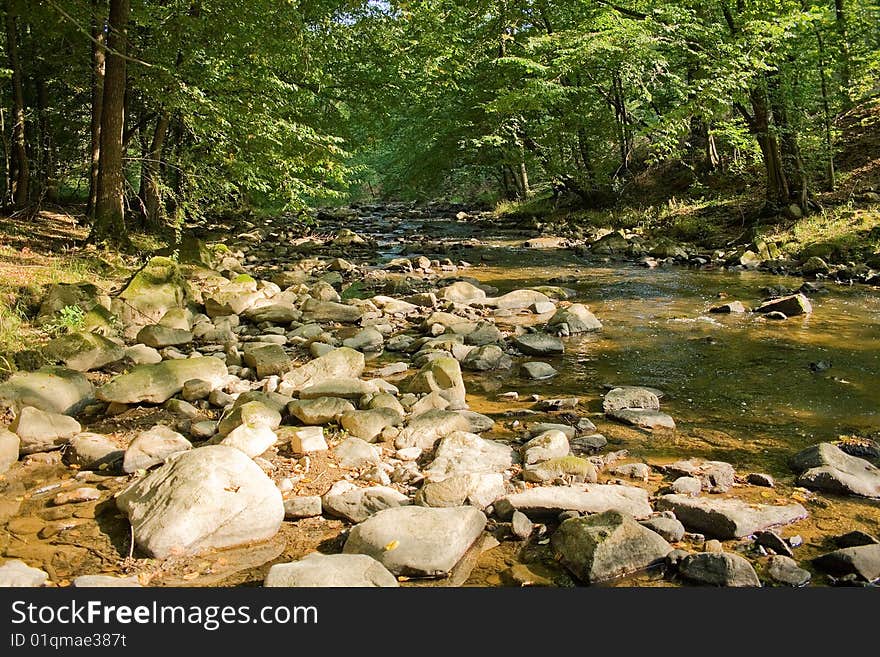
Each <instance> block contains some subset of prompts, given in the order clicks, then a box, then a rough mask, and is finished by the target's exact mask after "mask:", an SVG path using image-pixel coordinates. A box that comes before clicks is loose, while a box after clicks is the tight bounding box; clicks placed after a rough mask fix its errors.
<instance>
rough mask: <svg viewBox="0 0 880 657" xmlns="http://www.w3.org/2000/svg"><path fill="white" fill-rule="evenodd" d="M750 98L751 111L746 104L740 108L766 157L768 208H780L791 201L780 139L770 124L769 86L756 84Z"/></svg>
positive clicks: (772, 209)
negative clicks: (749, 111) (747, 109)
mask: <svg viewBox="0 0 880 657" xmlns="http://www.w3.org/2000/svg"><path fill="white" fill-rule="evenodd" d="M749 98H750V100H751V104H752V114H751V115H750V114H749V113H748V112H747V111H746V110H745V108H744V107H742V106H738V108H739V110H740V113H741V114H742V115H743V117H744V118H745V120H746V123H747V124H748V126H749V130H750V131H751V133H752V134H753V135H754V136H755V139H756V140H757V141H758V146H759V147H760V149H761V155H762V157H763V159H764V169H765V171H766V174H767V193H766V199H767V208H768V209H769V210H771V211H777V210H779V209H781V208H784V207H785V206H786V205H788V198H789V193H788V180H787V179H786V177H785V170H784V169H783V166H782V154H781V152H780V150H779V140H778V139H777V137H776V133H775V132H774V130H773V129H772V127H771V125H770V118H771V117H770V107H769V103H768V100H767V92H766V90H765V89H763V88H762V87H755V88H753V89H752V90H751V91H750V92H749Z"/></svg>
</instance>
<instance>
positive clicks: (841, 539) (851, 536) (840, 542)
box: [834, 530, 880, 548]
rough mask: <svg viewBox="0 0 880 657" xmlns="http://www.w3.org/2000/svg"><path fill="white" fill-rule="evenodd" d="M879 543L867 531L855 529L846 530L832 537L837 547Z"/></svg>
mask: <svg viewBox="0 0 880 657" xmlns="http://www.w3.org/2000/svg"><path fill="white" fill-rule="evenodd" d="M878 543H880V541H878V540H877V539H876V538H875V537H873V536H871V535H870V534H869V533H867V532H863V531H860V530H855V531H851V532H847V533H846V534H843V535H841V536H838V537H836V538H835V539H834V544H835V545H837V547H839V548H848V547H859V546H861V545H877V544H878Z"/></svg>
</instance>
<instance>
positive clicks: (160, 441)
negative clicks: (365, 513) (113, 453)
mask: <svg viewBox="0 0 880 657" xmlns="http://www.w3.org/2000/svg"><path fill="white" fill-rule="evenodd" d="M188 449H192V443H190V442H189V441H188V440H187V439H186V438H184V437H183V436H182V435H181V434H179V433H177V432H176V431H174V430H172V429H170V428H169V427H166V426H164V425H161V424H157V425H156V426H154V427H153V428H152V429H149V430H147V431H144V432H143V433H140V434H138V436H137V437H136V438H135V439H134V440H133V441H131V444H130V445H129V446H128V449H126V450H125V457H124V458H123V461H122V470H123V472H128V473H132V472H137V471H138V470H141V469H143V470H147V469H149V468H151V467H153V466H154V465H158V464H159V463H162V462H163V461H165V459H166V458H167V457H169V456H171V455H172V454H177V453H178V452H182V451H185V450H188Z"/></svg>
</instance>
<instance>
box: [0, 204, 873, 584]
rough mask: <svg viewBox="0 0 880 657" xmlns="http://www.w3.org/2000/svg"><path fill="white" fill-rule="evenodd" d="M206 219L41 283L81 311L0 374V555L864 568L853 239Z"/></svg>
mask: <svg viewBox="0 0 880 657" xmlns="http://www.w3.org/2000/svg"><path fill="white" fill-rule="evenodd" d="M203 237H204V240H202V241H189V242H186V243H185V244H184V245H183V246H182V248H181V249H179V250H178V252H177V253H176V254H175V255H176V258H174V259H172V258H169V257H164V256H157V257H154V258H152V259H150V260H149V261H148V262H147V263H146V264H145V266H144V267H143V268H142V269H140V270H139V271H138V272H137V273H136V274H135V275H134V277H133V278H131V279H130V280H129V281H126V283H125V284H124V285H123V286H122V287H121V289H120V290H118V291H116V292H115V293H114V294H112V295H104V294H102V293H101V292H100V291H99V290H98V289H96V288H95V287H94V286H92V285H90V284H89V283H88V282H83V283H82V284H79V285H58V286H53V287H52V288H51V289H50V290H49V292H48V294H47V296H46V298H45V300H44V302H43V305H42V307H41V309H40V312H39V316H38V318H37V320H36V321H38V322H45V323H48V322H53V321H56V320H57V317H58V316H59V314H60V313H61V312H62V311H63V309H64V308H66V307H71V306H77V307H78V308H80V309H81V310H82V311H85V316H84V318H83V322H82V326H81V327H80V328H81V330H79V331H75V332H71V333H69V334H67V335H63V336H61V337H58V338H56V339H54V340H52V341H51V342H49V343H48V344H46V345H45V347H44V349H42V350H41V351H40V352H38V353H33V354H29V358H23V359H22V360H23V361H25V360H27V361H30V362H33V363H34V368H32V371H21V372H18V373H16V374H15V375H14V376H12V377H11V378H10V379H9V380H7V381H6V382H4V383H2V384H0V400H2V403H3V405H4V406H5V407H6V408H7V409H8V412H7V422H6V424H8V427H7V428H6V429H2V430H0V473H2V474H0V523H2V524H3V526H4V530H3V531H2V532H0V554H2V559H0V560H2V563H0V584H2V585H6V586H9V585H22V586H68V585H77V586H106V585H109V586H232V585H266V586H401V585H403V586H423V585H434V586H436V585H439V586H460V585H471V586H500V585H512V586H574V585H586V584H601V585H646V586H647V585H649V586H670V585H672V586H674V585H692V584H703V585H711V586H759V585H766V586H804V585H807V584H812V585H827V584H835V585H868V584H870V583H871V582H874V581H875V580H877V579H878V577H880V543H878V541H877V539H876V538H875V536H877V535H878V533H880V506H878V504H880V503H878V500H880V470H878V469H877V467H876V463H877V459H878V457H880V448H878V445H877V443H876V442H875V441H874V440H873V439H872V436H873V435H876V433H877V431H878V425H880V418H878V416H877V409H878V404H880V397H878V391H877V390H876V389H875V386H874V385H873V382H874V381H875V380H876V377H877V375H878V374H880V363H878V355H877V353H876V344H877V343H876V339H877V338H878V337H880V334H878V333H880V331H878V323H877V320H878V318H880V300H878V295H877V294H876V291H875V290H874V288H872V287H870V286H864V285H861V282H867V283H873V282H876V272H874V271H873V270H871V269H870V268H869V267H867V266H866V267H865V268H864V271H862V270H861V269H859V271H858V272H847V271H845V270H844V268H833V267H830V266H827V265H825V268H821V267H818V264H819V263H817V262H816V261H815V260H814V261H812V262H803V263H788V264H786V263H780V262H778V261H776V260H774V259H773V255H774V254H773V252H772V251H773V249H772V248H771V245H767V244H763V245H762V244H755V245H752V248H748V249H737V250H730V251H729V252H725V251H719V252H710V253H703V252H700V251H699V250H696V249H692V248H690V247H687V246H686V245H673V244H670V243H668V242H665V241H663V240H654V241H650V240H645V239H642V238H640V237H639V236H636V235H630V234H625V233H608V234H591V235H565V236H556V235H551V234H547V232H546V227H544V232H543V233H542V232H541V231H540V230H535V227H533V226H529V225H513V226H510V225H498V224H497V223H493V222H492V221H491V220H490V218H489V217H487V216H480V215H478V214H475V213H468V212H466V211H463V209H461V208H454V207H430V208H413V207H411V206H403V205H401V206H364V207H360V208H356V209H345V210H336V211H327V212H321V213H319V214H318V215H317V222H316V223H313V224H308V225H302V224H300V223H297V222H295V221H292V220H290V219H278V220H275V221H268V222H265V223H260V224H258V225H256V224H244V225H242V224H241V223H238V224H234V225H233V224H230V225H229V226H215V227H213V231H211V232H205V234H204V235H203ZM822 264H825V263H824V262H823V263H822ZM761 270H767V271H769V272H771V273H772V272H773V271H776V272H780V271H783V270H785V271H789V272H799V273H800V274H801V275H803V276H806V278H803V277H794V276H785V277H782V276H775V275H771V273H764V272H762V271H761ZM851 273H855V274H856V275H855V276H854V277H849V278H847V276H848V275H849V274H851ZM834 280H845V281H846V282H847V283H848V284H849V283H850V282H851V281H853V280H856V282H857V283H859V284H858V285H854V286H849V285H847V287H839V286H838V285H836V284H835V283H833V281H834ZM854 315H855V316H854Z"/></svg>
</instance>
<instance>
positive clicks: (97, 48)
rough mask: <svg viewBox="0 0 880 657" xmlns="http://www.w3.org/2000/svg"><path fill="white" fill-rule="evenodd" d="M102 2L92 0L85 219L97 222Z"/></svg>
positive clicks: (102, 94) (103, 7) (101, 83)
mask: <svg viewBox="0 0 880 657" xmlns="http://www.w3.org/2000/svg"><path fill="white" fill-rule="evenodd" d="M105 4H106V3H105V2H102V0H92V21H91V31H92V40H91V42H90V44H89V45H90V46H91V47H90V49H89V50H90V53H91V57H92V61H91V100H92V107H91V114H90V116H91V123H90V139H91V141H90V149H89V198H88V202H87V204H86V216H88V217H89V219H91V220H94V218H95V204H96V201H97V198H98V164H99V161H100V156H101V114H102V106H103V103H104V66H105V61H104V59H105V56H106V53H105V50H104V42H105V39H106V33H105V29H104V28H105V18H104V16H105V15H106V8H105Z"/></svg>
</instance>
